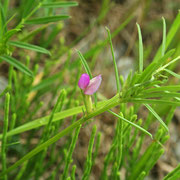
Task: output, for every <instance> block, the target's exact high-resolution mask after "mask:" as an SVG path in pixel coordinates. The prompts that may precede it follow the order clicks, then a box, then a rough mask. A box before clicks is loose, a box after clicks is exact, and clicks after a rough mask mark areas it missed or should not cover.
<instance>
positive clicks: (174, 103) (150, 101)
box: [129, 98, 180, 106]
mask: <svg viewBox="0 0 180 180" xmlns="http://www.w3.org/2000/svg"><path fill="white" fill-rule="evenodd" d="M129 102H134V103H145V104H168V105H172V106H180V101H168V100H159V99H141V98H132V99H130V100H129Z"/></svg>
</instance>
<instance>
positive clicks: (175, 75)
mask: <svg viewBox="0 0 180 180" xmlns="http://www.w3.org/2000/svg"><path fill="white" fill-rule="evenodd" d="M164 71H166V72H168V73H169V74H171V75H172V76H174V77H176V78H178V79H180V75H179V74H176V73H175V72H173V71H171V70H169V69H164Z"/></svg>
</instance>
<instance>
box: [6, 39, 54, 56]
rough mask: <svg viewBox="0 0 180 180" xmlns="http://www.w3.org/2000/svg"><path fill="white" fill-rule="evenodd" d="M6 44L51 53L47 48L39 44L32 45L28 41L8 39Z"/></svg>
mask: <svg viewBox="0 0 180 180" xmlns="http://www.w3.org/2000/svg"><path fill="white" fill-rule="evenodd" d="M8 44H9V45H12V46H16V47H19V48H23V49H28V50H32V51H36V52H40V53H44V54H49V55H51V53H50V52H49V51H48V50H47V49H45V48H43V47H40V46H36V45H33V44H28V43H24V42H20V41H9V42H8Z"/></svg>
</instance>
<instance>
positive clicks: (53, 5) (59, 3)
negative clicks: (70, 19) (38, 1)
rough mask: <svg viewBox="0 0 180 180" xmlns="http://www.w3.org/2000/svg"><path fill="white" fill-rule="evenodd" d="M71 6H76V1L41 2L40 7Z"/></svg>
mask: <svg viewBox="0 0 180 180" xmlns="http://www.w3.org/2000/svg"><path fill="white" fill-rule="evenodd" d="M73 6H78V3H77V2H75V1H74V2H73V1H72V2H66V1H62V2H53V3H52V2H49V3H48V2H47V3H46V2H45V3H43V4H42V7H44V8H66V7H73Z"/></svg>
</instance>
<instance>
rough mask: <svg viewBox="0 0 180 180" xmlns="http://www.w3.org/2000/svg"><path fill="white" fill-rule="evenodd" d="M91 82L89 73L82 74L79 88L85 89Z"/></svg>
mask: <svg viewBox="0 0 180 180" xmlns="http://www.w3.org/2000/svg"><path fill="white" fill-rule="evenodd" d="M89 82H90V77H89V75H88V74H82V75H81V77H80V79H79V82H78V86H79V88H81V89H83V90H84V89H85V88H86V87H87V86H88V84H89Z"/></svg>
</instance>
